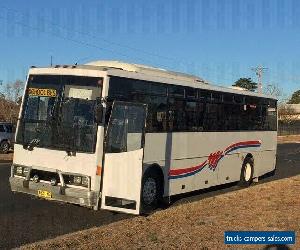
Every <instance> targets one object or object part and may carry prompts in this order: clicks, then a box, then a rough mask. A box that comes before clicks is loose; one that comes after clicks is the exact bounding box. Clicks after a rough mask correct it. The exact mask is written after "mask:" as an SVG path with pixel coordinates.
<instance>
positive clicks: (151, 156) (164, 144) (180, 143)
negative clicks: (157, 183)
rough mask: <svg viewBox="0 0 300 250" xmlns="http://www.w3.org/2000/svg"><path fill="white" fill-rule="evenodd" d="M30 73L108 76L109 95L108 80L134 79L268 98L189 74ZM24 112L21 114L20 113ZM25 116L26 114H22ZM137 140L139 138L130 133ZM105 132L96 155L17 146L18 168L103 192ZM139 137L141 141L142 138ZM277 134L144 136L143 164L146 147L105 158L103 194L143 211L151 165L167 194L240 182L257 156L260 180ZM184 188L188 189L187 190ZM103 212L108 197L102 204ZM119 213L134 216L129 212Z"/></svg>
mask: <svg viewBox="0 0 300 250" xmlns="http://www.w3.org/2000/svg"><path fill="white" fill-rule="evenodd" d="M30 74H50V75H51V74H54V75H78V76H92V77H103V79H104V82H103V90H102V96H103V97H106V96H107V95H108V88H109V76H120V77H127V78H133V79H141V80H149V81H154V82H155V81H156V82H163V83H169V84H175V85H183V86H191V87H194V88H202V89H210V90H217V91H223V92H229V93H238V94H247V95H250V96H259V97H267V96H265V95H260V94H255V93H251V92H245V91H239V90H233V89H226V88H223V87H217V86H211V85H208V84H204V83H203V82H202V83H200V82H197V81H196V80H193V79H192V78H191V77H189V78H188V77H187V78H186V80H184V79H185V78H184V76H180V77H177V76H176V74H170V76H168V74H167V72H164V74H163V76H157V75H155V72H153V71H152V73H151V74H150V73H149V74H148V73H147V72H146V71H140V72H129V71H126V70H122V69H117V68H107V69H105V68H101V67H97V66H95V65H94V66H93V64H92V65H87V66H84V67H83V66H82V68H80V66H79V67H78V68H71V67H69V68H61V67H60V68H33V69H30V71H29V75H30ZM21 112H22V110H21ZM20 114H21V113H20ZM130 136H132V137H135V136H136V135H134V134H133V135H130ZM103 138H104V128H103V127H102V126H99V127H98V133H97V144H96V152H95V153H94V154H87V153H77V154H76V156H67V153H66V152H65V151H59V150H50V149H43V148H38V147H36V148H34V150H33V151H28V150H25V149H23V147H22V146H21V145H18V144H16V145H15V153H14V160H13V163H14V164H20V165H23V166H30V167H34V168H37V169H43V168H46V169H56V170H59V171H63V172H70V173H79V174H83V175H88V176H90V177H91V189H92V190H94V191H98V192H99V194H100V192H101V190H100V186H101V185H100V184H101V176H97V175H96V168H97V166H102V159H103ZM138 139H139V138H137V140H138ZM248 140H259V141H261V146H260V147H258V148H250V149H247V148H244V149H240V150H238V151H236V152H234V153H232V154H229V155H227V156H226V157H224V158H223V159H222V160H221V161H220V162H219V164H218V167H217V168H216V170H215V171H210V170H209V169H208V168H207V167H205V168H204V169H203V170H202V171H201V172H199V173H197V174H195V175H192V176H189V177H185V178H180V179H171V180H169V172H170V170H176V169H182V168H189V167H193V166H196V165H197V164H200V163H202V162H204V161H206V160H207V158H208V156H209V155H210V154H211V153H214V152H216V151H219V150H224V149H225V148H226V147H228V146H229V145H231V144H233V143H237V142H241V141H248ZM276 141H277V132H253V131H249V132H247V131H246V132H224V133H223V132H218V133H216V132H207V133H204V132H186V133H183V132H178V133H151V134H146V135H145V148H144V160H142V159H143V149H141V150H138V151H132V152H127V153H118V154H106V157H105V166H102V167H104V171H103V172H104V177H103V178H104V180H105V181H104V183H105V185H103V187H102V196H103V197H104V196H105V195H107V196H114V197H118V198H124V199H128V200H136V201H137V208H138V209H139V207H140V204H139V202H140V189H141V180H142V174H143V172H144V171H145V170H146V168H147V167H149V166H151V165H153V164H156V165H159V166H160V167H161V169H162V171H163V173H164V180H165V182H164V196H165V197H167V196H171V195H175V194H180V193H185V192H189V191H193V190H198V189H203V188H207V187H210V186H214V185H218V184H224V183H229V182H234V181H238V180H239V178H240V173H241V167H242V164H243V160H244V158H245V157H246V155H247V154H249V153H250V154H251V155H252V156H253V158H254V177H259V176H261V175H263V174H265V173H267V172H270V171H272V170H274V168H275V161H276V145H277V144H276ZM183 187H184V188H183ZM101 205H102V207H103V208H104V209H111V207H108V206H105V204H104V199H102V201H101ZM114 210H117V211H122V212H130V213H138V212H139V211H138V210H136V211H132V210H130V211H128V210H127V209H124V208H117V209H116V208H114Z"/></svg>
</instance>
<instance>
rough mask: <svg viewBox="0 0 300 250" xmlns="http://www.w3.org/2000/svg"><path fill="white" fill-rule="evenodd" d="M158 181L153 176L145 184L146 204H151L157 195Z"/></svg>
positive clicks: (144, 195) (144, 198)
mask: <svg viewBox="0 0 300 250" xmlns="http://www.w3.org/2000/svg"><path fill="white" fill-rule="evenodd" d="M156 193H157V190H156V182H155V180H154V179H153V178H148V179H147V180H146V181H145V183H144V186H143V200H144V202H145V203H146V204H148V205H150V204H151V203H152V202H153V201H154V200H155V197H156Z"/></svg>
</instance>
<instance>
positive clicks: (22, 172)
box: [14, 166, 30, 177]
mask: <svg viewBox="0 0 300 250" xmlns="http://www.w3.org/2000/svg"><path fill="white" fill-rule="evenodd" d="M29 171H30V168H28V167H22V166H15V167H14V174H15V175H18V176H23V177H26V176H27V174H28V173H29Z"/></svg>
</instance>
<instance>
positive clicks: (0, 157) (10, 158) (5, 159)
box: [0, 153, 14, 162]
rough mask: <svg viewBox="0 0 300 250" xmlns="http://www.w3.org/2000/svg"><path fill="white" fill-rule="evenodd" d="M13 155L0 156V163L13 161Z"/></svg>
mask: <svg viewBox="0 0 300 250" xmlns="http://www.w3.org/2000/svg"><path fill="white" fill-rule="evenodd" d="M13 156H14V154H13V153H9V154H0V162H3V161H12V160H13Z"/></svg>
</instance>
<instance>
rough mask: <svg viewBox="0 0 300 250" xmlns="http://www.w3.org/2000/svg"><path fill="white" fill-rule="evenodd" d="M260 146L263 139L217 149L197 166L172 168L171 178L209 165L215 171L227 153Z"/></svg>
mask: <svg viewBox="0 0 300 250" xmlns="http://www.w3.org/2000/svg"><path fill="white" fill-rule="evenodd" d="M260 146H261V141H242V142H238V143H234V144H232V145H230V146H228V147H227V148H226V149H225V150H224V151H217V152H215V153H211V154H210V155H209V157H208V159H207V160H206V161H205V162H203V163H201V164H199V165H197V166H194V167H190V168H181V169H171V170H170V171H169V179H178V178H184V177H188V176H192V175H195V174H197V173H199V172H200V171H202V170H203V169H204V168H205V167H206V166H208V168H209V169H210V170H212V171H215V170H216V168H217V167H218V163H219V162H220V160H222V159H223V158H224V157H225V156H226V155H228V154H230V153H232V152H234V151H236V150H239V149H241V148H254V147H260Z"/></svg>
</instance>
